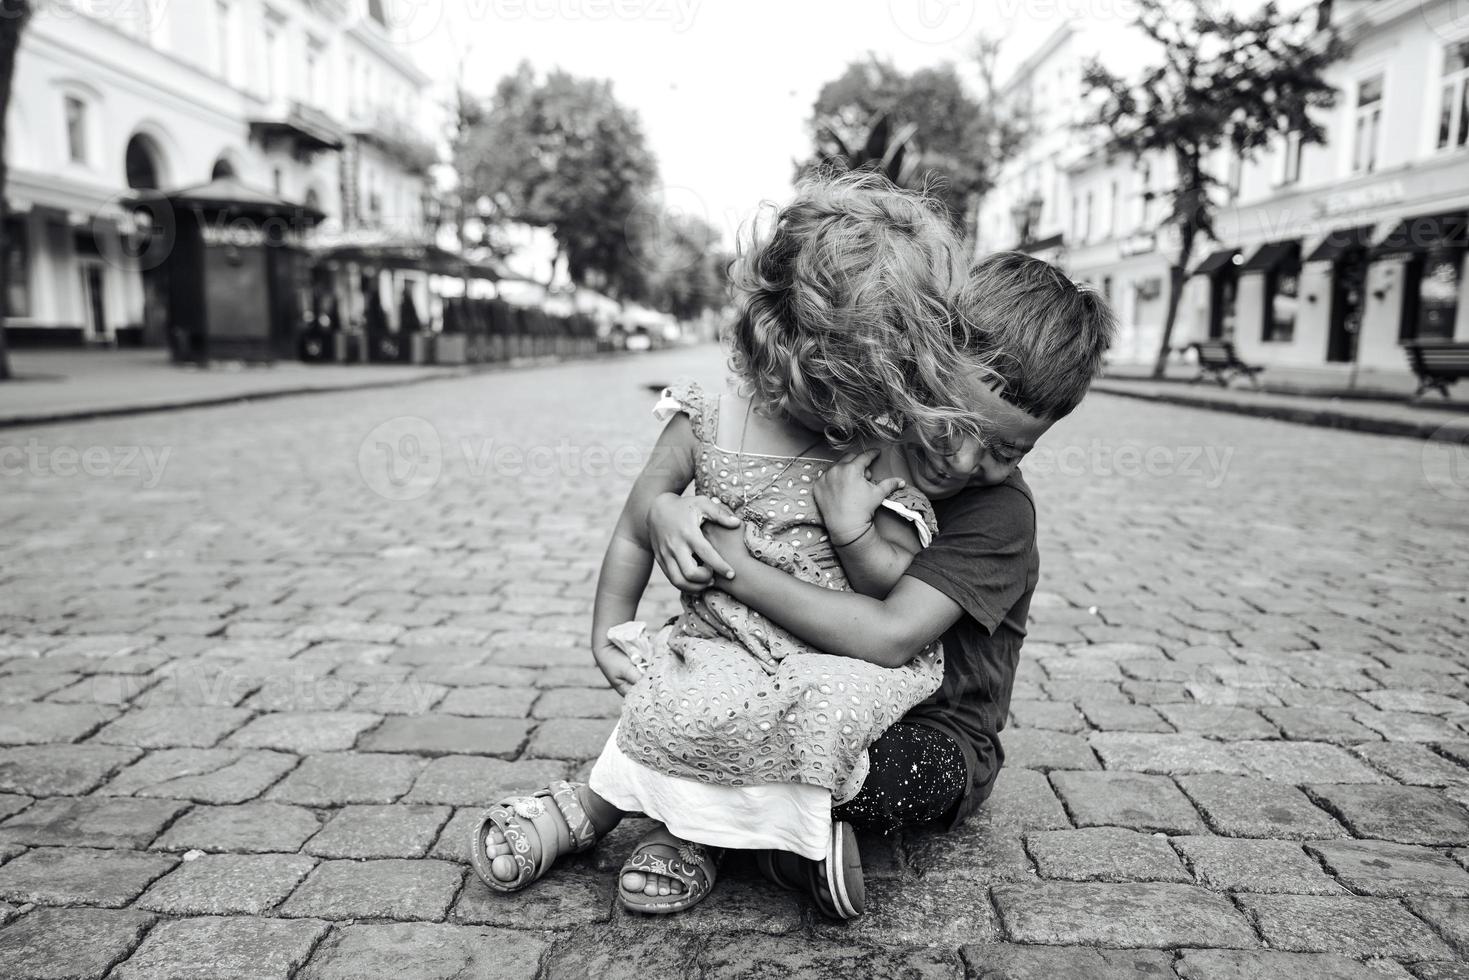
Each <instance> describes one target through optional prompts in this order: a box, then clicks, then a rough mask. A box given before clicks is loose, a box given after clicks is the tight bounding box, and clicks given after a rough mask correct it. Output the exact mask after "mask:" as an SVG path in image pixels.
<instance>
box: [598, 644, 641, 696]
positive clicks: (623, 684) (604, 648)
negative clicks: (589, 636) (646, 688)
mask: <svg viewBox="0 0 1469 980" xmlns="http://www.w3.org/2000/svg"><path fill="white" fill-rule="evenodd" d="M592 657H593V659H595V660H596V661H597V668H598V669H599V670H601V671H602V676H603V677H605V678H607V683H608V684H610V685H612V689H613V690H614V691H616V692H617V693H618V694H621V695H622V696H623V697H627V692H628V689H629V688H631V687H632V686H633V685H634V684H636V683H637V682H638V681H640V680H642V679H643V672H642V671H641V670H638V668H637V666H636V665H634V664H633V662H632V658H631V657H629V656H628V655H627V654H625V653H623V652H622V651H621V650H619V649H617V647H615V646H614V645H612V644H611V643H604V644H602V645H601V646H594V647H592Z"/></svg>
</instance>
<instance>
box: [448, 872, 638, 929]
mask: <svg viewBox="0 0 1469 980" xmlns="http://www.w3.org/2000/svg"><path fill="white" fill-rule="evenodd" d="M467 881H468V884H466V885H465V886H464V891H463V893H462V894H460V896H459V900H458V901H457V902H455V903H454V910H453V911H452V912H451V913H450V914H449V919H450V921H451V922H462V923H468V924H470V925H490V926H504V927H506V928H509V929H572V928H575V927H577V926H582V925H588V924H591V923H596V922H607V921H608V920H610V919H611V918H612V896H613V892H614V890H615V888H616V884H617V883H616V881H615V878H614V876H612V875H607V874H602V873H598V874H587V873H585V872H581V873H578V872H576V871H573V870H571V869H566V870H563V871H561V872H559V873H557V874H552V875H547V876H546V877H544V878H542V879H541V880H540V881H537V882H535V883H533V884H531V885H529V886H527V887H526V888H525V890H524V891H520V892H516V893H515V894H514V895H501V894H498V893H496V892H492V891H490V890H489V889H488V888H486V887H485V883H484V882H482V881H480V880H479V876H478V875H476V874H475V873H474V872H473V871H470V872H469V873H468V878H467Z"/></svg>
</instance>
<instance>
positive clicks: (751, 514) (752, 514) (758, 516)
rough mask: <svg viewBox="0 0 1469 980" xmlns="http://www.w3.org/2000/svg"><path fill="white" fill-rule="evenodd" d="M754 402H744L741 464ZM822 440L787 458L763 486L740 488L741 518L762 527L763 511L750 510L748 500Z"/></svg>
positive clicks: (771, 483) (824, 440)
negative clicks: (758, 487)
mask: <svg viewBox="0 0 1469 980" xmlns="http://www.w3.org/2000/svg"><path fill="white" fill-rule="evenodd" d="M754 404H755V403H754V402H747V403H746V404H745V424H744V425H743V426H742V427H741V428H740V450H739V451H740V462H741V463H742V464H743V462H744V458H745V436H746V435H748V434H749V432H750V411H751V409H753V408H754ZM824 442H826V438H825V437H824V436H823V437H820V438H818V439H817V440H816V441H815V442H813V443H811V445H809V446H807V447H806V448H805V449H802V450H801V451H800V452H799V453H797V454H796V455H795V456H792V457H791V458H790V459H788V460H787V461H786V464H785V465H784V466H782V467H781V468H780V470H779V471H778V472H777V473H776V474H775V478H774V479H772V480H771V481H770V482H769V483H767V484H765V485H764V486H762V487H761V488H760V489H758V490H756V491H754V492H753V493H751V492H750V490H749V488H748V486H745V487H742V488H741V490H740V513H741V515H742V516H743V519H744V520H747V521H749V522H750V523H751V524H754V525H755V526H756V527H760V528H763V527H764V526H765V521H766V519H767V518H766V515H765V514H763V513H761V512H760V511H758V510H751V509H750V501H752V500H754V499H755V498H757V497H759V496H760V495H761V494H762V493H764V492H765V491H767V490H769V489H770V488H771V487H773V486H775V485H776V484H777V483H779V482H780V478H781V477H783V476H785V475H786V472H787V471H788V470H790V468H791V467H792V466H795V465H796V462H797V461H798V460H800V459H802V458H803V457H805V455H806V454H807V453H809V452H810V451H811V450H813V449H815V448H816V447H817V446H819V445H821V444H822V443H824Z"/></svg>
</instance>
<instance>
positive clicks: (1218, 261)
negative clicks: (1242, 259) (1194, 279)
mask: <svg viewBox="0 0 1469 980" xmlns="http://www.w3.org/2000/svg"><path fill="white" fill-rule="evenodd" d="M1238 255H1239V249H1237V248H1221V249H1220V250H1219V251H1217V252H1210V253H1209V257H1208V258H1206V259H1205V260H1204V261H1202V262H1200V263H1199V264H1198V265H1197V266H1195V267H1194V271H1193V272H1192V273H1191V274H1192V275H1195V276H1212V275H1213V274H1214V273H1216V272H1218V271H1219V270H1220V269H1223V268H1224V267H1225V266H1229V265H1233V264H1235V258H1236V257H1237V256H1238Z"/></svg>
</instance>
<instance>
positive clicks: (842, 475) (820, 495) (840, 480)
mask: <svg viewBox="0 0 1469 980" xmlns="http://www.w3.org/2000/svg"><path fill="white" fill-rule="evenodd" d="M881 455H882V450H881V449H869V450H867V451H865V452H860V453H847V454H846V455H845V456H843V457H842V458H841V459H839V460H837V461H836V463H835V464H833V465H832V466H831V468H830V469H828V470H827V471H826V472H825V473H824V474H823V475H822V477H821V479H819V480H817V481H816V488H815V491H814V494H815V497H816V506H817V508H819V509H820V511H821V520H822V522H823V523H825V524H826V533H827V535H828V536H829V537H830V538H831V540H832V542H833V544H836V545H847V544H851V543H852V542H853V541H856V540H857V539H858V538H860V537H862V535H864V534H866V533H867V529H868V528H870V527H872V522H873V515H874V514H876V513H877V508H878V507H879V506H881V504H882V502H883V501H884V500H886V499H887V497H888V495H889V494H891V493H892V492H893V491H894V490H898V489H900V488H901V487H903V486H905V485H906V484H905V481H903V480H902V479H900V478H898V477H896V476H890V477H888V478H887V479H886V480H882V481H879V482H877V483H873V482H872V473H871V468H872V464H873V463H874V462H875V461H876V460H877V457H879V456H881Z"/></svg>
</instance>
